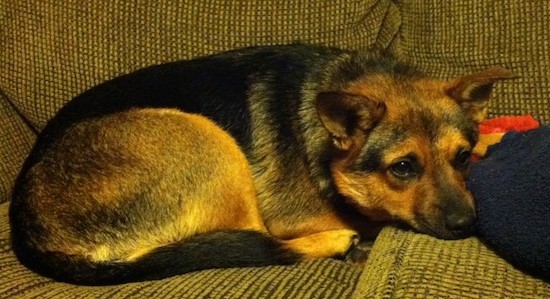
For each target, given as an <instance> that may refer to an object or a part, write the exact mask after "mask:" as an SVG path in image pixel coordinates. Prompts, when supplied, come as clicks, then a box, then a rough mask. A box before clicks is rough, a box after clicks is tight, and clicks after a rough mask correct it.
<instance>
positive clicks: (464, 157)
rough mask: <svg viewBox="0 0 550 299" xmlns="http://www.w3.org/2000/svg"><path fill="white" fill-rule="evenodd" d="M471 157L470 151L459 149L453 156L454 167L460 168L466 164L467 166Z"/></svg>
mask: <svg viewBox="0 0 550 299" xmlns="http://www.w3.org/2000/svg"><path fill="white" fill-rule="evenodd" d="M471 157H472V152H471V151H469V150H467V149H463V150H461V151H459V152H458V154H457V155H456V157H455V166H456V167H461V168H464V167H466V166H468V164H470V158H471Z"/></svg>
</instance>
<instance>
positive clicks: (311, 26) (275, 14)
mask: <svg viewBox="0 0 550 299" xmlns="http://www.w3.org/2000/svg"><path fill="white" fill-rule="evenodd" d="M0 12H1V13H0V27H1V28H2V29H3V30H2V31H0V34H1V35H0V40H2V41H3V42H2V44H1V45H0V90H3V91H4V93H5V94H6V95H7V96H8V97H9V98H10V100H12V101H13V102H14V103H15V105H16V106H17V107H18V108H19V109H20V111H21V112H23V114H24V115H25V116H26V117H28V119H29V121H30V123H32V124H33V125H34V126H35V127H36V128H41V127H42V126H43V125H44V124H45V122H46V121H47V120H48V119H49V118H50V117H51V116H52V115H53V114H54V113H55V112H56V111H57V110H58V109H59V108H60V107H61V105H62V104H63V103H65V102H66V101H68V100H69V99H71V98H72V97H74V96H75V95H77V94H78V93H80V92H82V91H83V90H85V89H87V88H89V87H91V86H93V85H96V84H98V83H100V82H102V81H104V80H106V79H108V78H111V77H113V76H116V75H120V74H123V73H126V72H129V71H131V70H134V69H137V68H140V67H144V66H147V65H151V64H156V63H161V62H166V61H171V60H177V59H184V58H191V57H194V56H197V55H204V54H208V53H213V52H218V51H223V50H228V49H233V48H237V47H243V46H249V45H267V44H281V43H284V44H286V43H291V42H295V41H302V42H311V43H322V44H330V45H336V46H342V47H346V48H354V49H363V50H366V49H371V48H374V49H381V48H385V47H386V46H387V45H388V44H389V43H390V42H391V40H392V39H393V37H394V36H395V34H396V32H397V30H398V26H399V18H398V14H397V10H396V7H395V5H394V4H393V2H392V1H390V0H383V1H380V0H359V1H348V0H330V1H306V0H303V1H302V0H296V1H275V0H256V1H225V0H208V1H202V0H192V1H183V2H182V1H177V0H171V1H161V2H154V1H153V2H147V4H145V2H138V1H123V2H113V1H109V0H98V1H77V0H63V1H59V0H45V1H35V0H6V1H1V2H0Z"/></svg>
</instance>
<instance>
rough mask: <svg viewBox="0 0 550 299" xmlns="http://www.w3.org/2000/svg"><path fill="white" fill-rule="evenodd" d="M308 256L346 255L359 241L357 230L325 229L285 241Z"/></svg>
mask: <svg viewBox="0 0 550 299" xmlns="http://www.w3.org/2000/svg"><path fill="white" fill-rule="evenodd" d="M283 242H284V244H285V247H287V248H289V249H293V250H295V251H297V252H299V253H301V254H303V255H304V256H305V257H306V258H321V257H342V258H343V257H344V256H345V255H346V254H347V253H348V251H349V250H350V249H351V248H352V247H353V246H355V245H357V243H358V242H359V235H358V234H357V232H355V231H353V230H349V229H337V230H329V231H323V232H320V233H315V234H311V235H307V236H303V237H299V238H295V239H291V240H286V241H283Z"/></svg>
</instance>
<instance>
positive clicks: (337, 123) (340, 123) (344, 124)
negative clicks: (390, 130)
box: [316, 91, 386, 151]
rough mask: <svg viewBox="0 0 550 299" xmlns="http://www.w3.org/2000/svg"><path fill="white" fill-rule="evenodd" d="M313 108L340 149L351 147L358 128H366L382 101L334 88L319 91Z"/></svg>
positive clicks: (382, 108) (378, 113) (380, 109)
mask: <svg viewBox="0 0 550 299" xmlns="http://www.w3.org/2000/svg"><path fill="white" fill-rule="evenodd" d="M316 108H317V113H318V115H319V119H320V120H321V122H322V123H323V125H324V126H325V128H326V129H327V130H328V131H329V133H330V134H331V137H332V140H333V143H334V145H335V146H336V147H337V148H338V149H340V150H344V151H345V150H348V149H350V148H351V146H352V144H353V137H354V136H355V135H356V134H357V133H358V132H368V131H369V130H370V129H372V128H373V127H374V126H375V125H376V123H377V122H378V121H379V120H380V118H382V115H384V112H385V111H386V105H385V104H384V103H382V102H378V101H374V100H371V99H369V98H367V97H365V96H362V95H355V94H348V93H344V92H337V91H335V92H321V93H319V95H318V96H317V102H316Z"/></svg>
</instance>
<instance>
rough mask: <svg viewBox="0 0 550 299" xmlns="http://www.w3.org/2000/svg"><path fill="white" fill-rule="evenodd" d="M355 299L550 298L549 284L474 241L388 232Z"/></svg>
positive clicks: (373, 253)
mask: <svg viewBox="0 0 550 299" xmlns="http://www.w3.org/2000/svg"><path fill="white" fill-rule="evenodd" d="M354 298H502V299H507V298H526V299H527V298H550V284H548V283H545V282H544V281H542V280H539V279H536V278H533V277H530V276H528V275H526V274H524V273H522V272H521V271H519V270H517V269H515V268H514V267H512V266H511V265H510V264H508V263H507V262H506V261H504V260H503V259H501V258H499V257H498V256H497V255H496V254H495V253H494V252H492V251H491V250H489V249H488V248H487V247H486V246H485V245H484V244H483V243H482V242H481V241H480V240H479V239H477V238H469V239H465V240H458V241H444V240H439V239H435V238H433V237H430V236H427V235H423V234H418V233H414V232H411V231H404V230H399V229H396V228H392V227H388V228H385V229H384V230H382V232H381V234H380V235H379V236H378V239H376V243H374V247H373V248H372V251H371V254H370V256H369V260H368V261H367V265H366V267H365V270H364V271H363V274H362V275H361V278H360V280H359V285H358V286H357V290H356V291H355V293H354Z"/></svg>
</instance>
